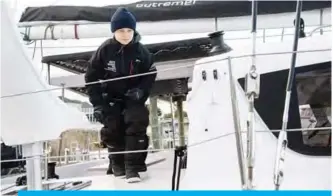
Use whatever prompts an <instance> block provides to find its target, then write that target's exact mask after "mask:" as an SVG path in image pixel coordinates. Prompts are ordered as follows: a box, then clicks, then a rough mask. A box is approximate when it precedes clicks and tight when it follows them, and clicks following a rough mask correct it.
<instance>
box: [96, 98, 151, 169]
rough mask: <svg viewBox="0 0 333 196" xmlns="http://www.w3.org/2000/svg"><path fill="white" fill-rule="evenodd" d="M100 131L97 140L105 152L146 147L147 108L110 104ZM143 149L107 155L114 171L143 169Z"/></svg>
mask: <svg viewBox="0 0 333 196" xmlns="http://www.w3.org/2000/svg"><path fill="white" fill-rule="evenodd" d="M104 122H105V123H104V127H103V128H102V130H101V140H102V142H103V143H104V144H106V145H107V146H108V151H109V152H119V151H124V150H125V151H137V150H147V149H148V145H149V139H148V136H147V127H148V125H149V110H148V109H147V107H146V106H145V105H143V104H133V103H132V104H118V103H116V104H115V105H113V106H112V108H111V110H110V112H108V113H107V116H106V118H105V121H104ZM146 158H147V152H141V153H137V152H134V153H125V154H124V153H119V154H118V153H117V154H110V155H109V159H110V163H111V165H112V170H113V172H114V173H116V172H117V173H118V172H122V171H125V172H126V173H129V172H142V171H146V170H147V167H146V164H145V161H146Z"/></svg>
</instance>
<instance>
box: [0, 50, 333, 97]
mask: <svg viewBox="0 0 333 196" xmlns="http://www.w3.org/2000/svg"><path fill="white" fill-rule="evenodd" d="M325 51H331V49H330V48H327V49H318V50H299V51H290V52H271V53H257V54H256V55H257V56H265V55H278V54H292V53H308V52H325ZM252 56H253V54H246V55H239V56H233V57H230V58H231V59H238V58H244V57H252ZM228 58H229V57H225V58H219V59H215V60H210V61H206V62H202V63H197V64H193V65H184V66H178V67H172V68H166V69H161V70H159V71H152V72H147V73H142V74H135V75H130V76H124V77H118V78H112V79H108V80H99V81H95V82H89V83H84V84H81V85H73V86H70V85H68V86H66V85H64V86H63V87H56V88H49V89H44V90H36V91H30V92H25V93H15V94H11V95H4V96H1V99H3V98H9V97H17V96H22V95H28V94H34V93H41V92H47V91H54V90H61V89H67V88H74V87H84V86H85V85H91V84H102V83H106V82H112V81H118V80H124V79H129V78H134V77H140V76H146V75H151V74H156V73H160V72H166V71H172V70H176V69H181V68H190V67H194V66H197V65H204V64H208V63H213V62H218V61H224V60H228Z"/></svg>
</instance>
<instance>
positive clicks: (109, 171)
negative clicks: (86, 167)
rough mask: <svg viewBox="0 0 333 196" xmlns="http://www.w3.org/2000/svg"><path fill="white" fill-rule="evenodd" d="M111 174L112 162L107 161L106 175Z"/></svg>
mask: <svg viewBox="0 0 333 196" xmlns="http://www.w3.org/2000/svg"><path fill="white" fill-rule="evenodd" d="M111 174H113V171H112V164H111V163H109V167H108V170H107V171H106V175H111Z"/></svg>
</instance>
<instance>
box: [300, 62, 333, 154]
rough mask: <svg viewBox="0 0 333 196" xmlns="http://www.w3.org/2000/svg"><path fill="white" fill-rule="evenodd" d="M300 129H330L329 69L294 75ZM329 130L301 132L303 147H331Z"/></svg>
mask: <svg viewBox="0 0 333 196" xmlns="http://www.w3.org/2000/svg"><path fill="white" fill-rule="evenodd" d="M296 89H297V94H298V103H299V107H300V119H301V126H302V128H324V127H332V123H331V122H332V116H331V89H332V88H331V68H330V67H329V68H326V69H319V70H313V71H307V72H303V73H298V74H296ZM331 133H332V132H331V129H324V130H309V131H304V132H303V142H304V145H307V146H311V147H316V146H317V147H331Z"/></svg>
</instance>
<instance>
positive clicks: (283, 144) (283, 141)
mask: <svg viewBox="0 0 333 196" xmlns="http://www.w3.org/2000/svg"><path fill="white" fill-rule="evenodd" d="M302 5H303V2H302V0H298V1H297V7H296V24H295V32H294V44H293V53H292V56H291V65H290V70H289V75H288V82H287V88H286V98H285V104H284V111H283V118H282V130H281V132H280V134H279V138H278V145H277V150H276V158H275V168H274V184H275V189H276V190H279V189H280V186H281V183H282V180H283V176H284V174H283V164H284V160H285V159H284V156H285V151H286V148H287V145H288V138H287V131H286V129H287V125H288V113H289V104H290V96H291V89H292V85H293V81H294V77H295V64H296V55H297V54H296V51H297V48H298V39H299V30H300V18H301V12H302Z"/></svg>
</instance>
